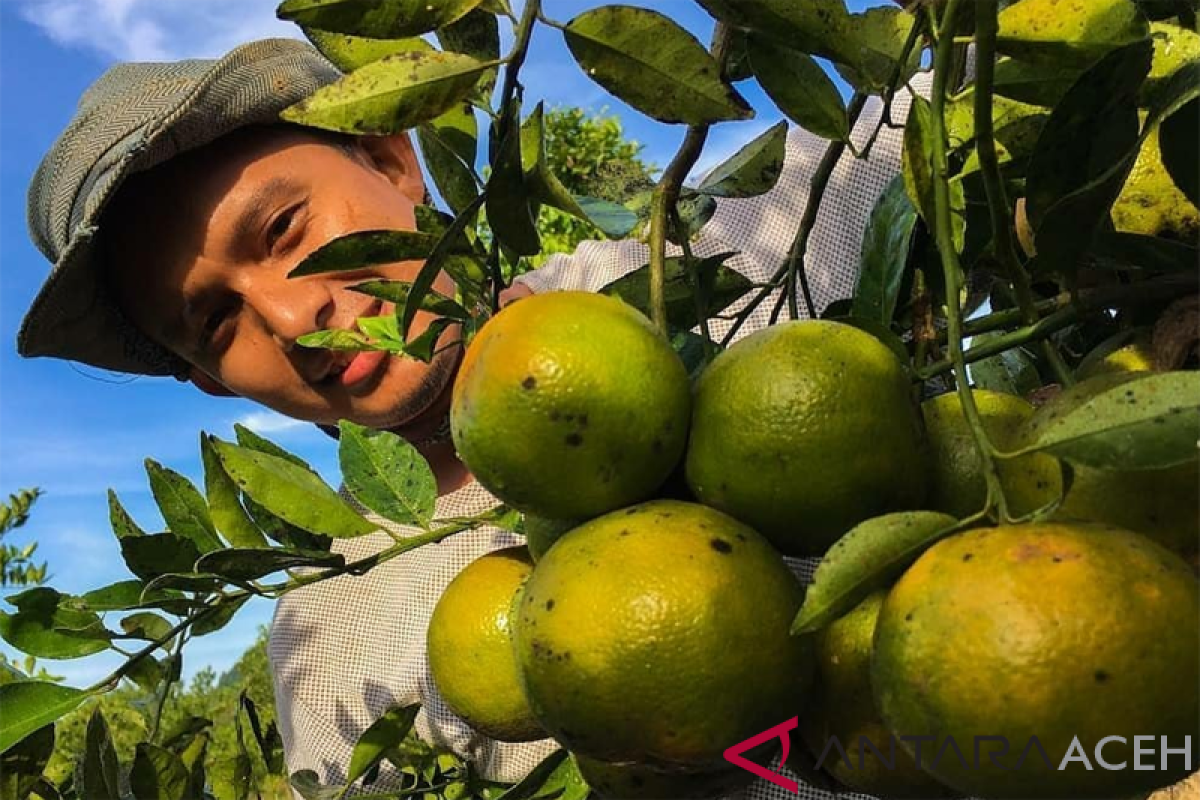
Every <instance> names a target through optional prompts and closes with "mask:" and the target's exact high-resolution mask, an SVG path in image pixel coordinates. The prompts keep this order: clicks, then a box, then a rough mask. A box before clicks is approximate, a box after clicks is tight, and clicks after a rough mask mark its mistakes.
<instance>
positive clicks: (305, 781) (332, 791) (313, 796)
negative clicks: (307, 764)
mask: <svg viewBox="0 0 1200 800" xmlns="http://www.w3.org/2000/svg"><path fill="white" fill-rule="evenodd" d="M289 783H291V785H292V788H293V789H295V790H296V791H297V792H299V794H300V796H301V797H303V798H304V800H339V798H341V797H342V790H343V788H344V787H342V786H325V785H324V784H322V783H321V778H320V777H319V776H318V775H317V773H316V772H314V771H312V770H311V769H302V770H300V771H299V772H293V773H292V775H291V778H290V779H289Z"/></svg>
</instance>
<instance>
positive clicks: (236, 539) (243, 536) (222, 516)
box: [200, 433, 267, 547]
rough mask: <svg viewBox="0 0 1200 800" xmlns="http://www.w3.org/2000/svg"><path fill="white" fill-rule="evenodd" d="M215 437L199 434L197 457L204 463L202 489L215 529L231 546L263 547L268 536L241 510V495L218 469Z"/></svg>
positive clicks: (221, 469)
mask: <svg viewBox="0 0 1200 800" xmlns="http://www.w3.org/2000/svg"><path fill="white" fill-rule="evenodd" d="M214 440H215V437H212V436H209V435H208V434H205V433H202V434H200V457H201V460H202V461H203V462H204V489H205V492H206V493H207V494H208V511H209V514H210V515H211V517H212V521H213V524H214V525H215V526H216V528H217V530H218V531H220V532H221V533H222V534H224V536H225V540H226V541H227V542H229V543H230V544H231V545H233V546H234V547H266V546H267V537H266V536H264V535H263V532H262V531H260V530H259V529H258V526H257V525H255V524H254V520H252V519H251V518H250V515H249V514H247V513H246V509H245V508H243V507H242V498H241V492H239V491H238V488H237V484H235V483H234V482H233V481H232V480H231V479H230V477H229V476H228V475H226V474H225V468H224V467H223V466H221V459H219V458H217V453H216V451H215V450H214V449H213V441H214Z"/></svg>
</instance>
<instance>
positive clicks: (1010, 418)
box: [921, 389, 1062, 519]
mask: <svg viewBox="0 0 1200 800" xmlns="http://www.w3.org/2000/svg"><path fill="white" fill-rule="evenodd" d="M974 397H975V405H976V407H977V408H978V409H979V416H980V418H981V419H982V421H983V428H984V430H985V431H987V434H988V438H989V439H990V440H991V442H992V444H994V445H995V446H996V447H998V448H999V449H1001V450H1007V451H1012V450H1016V449H1018V448H1019V447H1020V446H1021V445H1022V444H1023V436H1024V433H1025V425H1026V424H1027V423H1028V422H1029V418H1030V417H1032V416H1033V406H1031V405H1030V404H1029V403H1027V402H1025V401H1024V400H1022V399H1021V398H1020V397H1017V396H1015V395H1011V394H1005V393H1003V392H992V391H988V390H985V389H976V390H975V391H974ZM921 414H922V415H923V416H924V418H925V436H926V438H927V440H928V442H929V469H930V484H931V485H930V493H929V497H928V499H927V501H926V507H928V508H931V509H933V510H935V511H942V512H944V513H946V514H949V515H951V516H953V517H957V518H958V519H963V518H964V517H968V516H970V515H972V514H975V513H977V512H978V511H980V510H982V509H983V506H984V503H985V501H986V499H987V484H986V482H985V481H984V477H983V464H982V462H981V461H980V460H979V452H978V451H977V450H976V449H975V439H974V437H973V436H972V435H971V428H970V426H969V425H968V424H967V418H966V416H965V415H964V414H963V410H962V404H961V403H960V402H959V399H958V394H957V393H954V392H951V393H949V394H943V395H939V396H937V397H934V398H931V399H929V400H926V401H925V402H924V403H922V404H921ZM997 468H998V470H999V472H1000V482H1001V485H1002V486H1003V487H1004V496H1005V499H1006V500H1007V501H1008V510H1009V512H1010V513H1011V514H1013V515H1014V516H1020V515H1023V514H1028V513H1031V512H1033V511H1036V510H1037V509H1038V508H1041V507H1042V506H1044V505H1046V504H1047V503H1050V502H1052V501H1053V500H1054V499H1055V498H1056V497H1058V496H1059V493H1060V492H1061V491H1062V474H1061V472H1060V470H1059V466H1058V461H1057V459H1055V458H1053V457H1051V456H1047V455H1042V454H1036V453H1035V454H1032V455H1028V456H1022V457H1021V458H1015V459H1005V460H1000V461H998V463H997Z"/></svg>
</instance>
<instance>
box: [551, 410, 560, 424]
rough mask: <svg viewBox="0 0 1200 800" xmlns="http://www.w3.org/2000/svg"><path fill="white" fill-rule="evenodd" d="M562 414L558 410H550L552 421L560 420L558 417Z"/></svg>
mask: <svg viewBox="0 0 1200 800" xmlns="http://www.w3.org/2000/svg"><path fill="white" fill-rule="evenodd" d="M560 416H562V415H561V414H559V413H558V412H557V411H551V412H550V421H551V422H558V418H559V417H560Z"/></svg>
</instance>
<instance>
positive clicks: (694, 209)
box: [667, 187, 717, 244]
mask: <svg viewBox="0 0 1200 800" xmlns="http://www.w3.org/2000/svg"><path fill="white" fill-rule="evenodd" d="M675 210H676V211H677V212H678V213H679V221H680V222H681V223H683V230H682V231H677V230H675V226H674V225H671V226H668V228H667V240H668V241H670V242H672V243H673V244H679V243H680V242H681V241H682V240H683V239H684V238H686V239H687V240H688V241H691V240H692V239H695V238H696V234H698V233H699V232H700V229H701V228H703V227H704V226H705V225H707V224H708V221H709V220H710V219H712V217H713V214H715V213H717V200H716V198H714V197H709V196H708V195H706V194H700V193H699V192H696V191H695V190H693V189H689V188H687V187H684V189H683V191H682V192H680V194H679V202H677V203H676V204H675Z"/></svg>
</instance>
